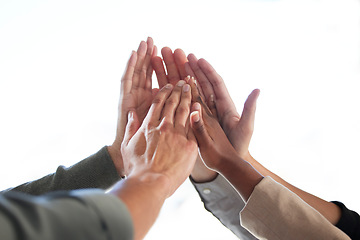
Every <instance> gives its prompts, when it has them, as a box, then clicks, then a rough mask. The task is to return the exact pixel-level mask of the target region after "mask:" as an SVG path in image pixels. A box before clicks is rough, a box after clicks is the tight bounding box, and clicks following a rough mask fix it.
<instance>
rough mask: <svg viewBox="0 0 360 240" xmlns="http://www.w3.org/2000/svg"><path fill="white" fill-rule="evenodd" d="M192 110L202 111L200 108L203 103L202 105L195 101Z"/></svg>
mask: <svg viewBox="0 0 360 240" xmlns="http://www.w3.org/2000/svg"><path fill="white" fill-rule="evenodd" d="M192 110H193V111H200V110H201V105H200V103H198V102H195V103H194V104H193V105H192Z"/></svg>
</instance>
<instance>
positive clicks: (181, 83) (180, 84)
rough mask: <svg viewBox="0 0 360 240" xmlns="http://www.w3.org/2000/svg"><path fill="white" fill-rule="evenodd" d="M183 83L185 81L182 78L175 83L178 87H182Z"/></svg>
mask: <svg viewBox="0 0 360 240" xmlns="http://www.w3.org/2000/svg"><path fill="white" fill-rule="evenodd" d="M184 84H185V81H184V80H180V81H179V82H178V83H177V84H176V85H177V86H178V87H182V86H183V85H184Z"/></svg>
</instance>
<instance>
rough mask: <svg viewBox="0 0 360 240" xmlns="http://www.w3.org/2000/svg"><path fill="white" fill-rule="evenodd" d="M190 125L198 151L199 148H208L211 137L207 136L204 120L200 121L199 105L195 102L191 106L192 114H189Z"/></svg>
mask: <svg viewBox="0 0 360 240" xmlns="http://www.w3.org/2000/svg"><path fill="white" fill-rule="evenodd" d="M190 125H191V128H192V129H193V132H194V135H195V137H196V140H197V142H198V145H199V148H200V151H201V148H203V147H206V146H209V144H210V142H211V137H210V136H209V133H208V131H207V129H206V126H205V123H204V120H203V119H202V114H201V105H200V103H198V102H195V103H194V104H193V106H192V112H191V114H190Z"/></svg>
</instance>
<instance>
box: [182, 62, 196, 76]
mask: <svg viewBox="0 0 360 240" xmlns="http://www.w3.org/2000/svg"><path fill="white" fill-rule="evenodd" d="M184 68H185V72H186V75H188V76H191V77H196V75H195V73H194V71H193V70H192V69H191V67H190V63H189V62H186V63H185V64H184Z"/></svg>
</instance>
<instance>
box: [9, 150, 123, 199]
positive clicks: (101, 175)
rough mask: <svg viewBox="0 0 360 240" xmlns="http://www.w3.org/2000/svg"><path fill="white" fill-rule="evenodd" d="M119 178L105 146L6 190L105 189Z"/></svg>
mask: <svg viewBox="0 0 360 240" xmlns="http://www.w3.org/2000/svg"><path fill="white" fill-rule="evenodd" d="M118 180H120V177H119V175H118V173H117V171H116V169H115V166H114V163H113V161H112V160H111V158H110V155H109V153H108V151H107V147H106V146H105V147H103V148H102V149H100V150H99V151H98V152H97V153H95V154H93V155H91V156H90V157H88V158H85V159H84V160H82V161H80V162H78V163H76V164H75V165H73V166H71V167H69V168H65V167H64V166H59V167H58V168H57V170H56V172H55V173H52V174H49V175H47V176H45V177H43V178H40V179H38V180H35V181H32V182H28V183H24V184H22V185H20V186H17V187H14V188H11V189H7V190H5V191H4V192H7V191H20V192H24V193H28V194H32V195H42V194H44V193H47V192H51V191H58V190H74V189H83V188H101V189H106V188H109V187H110V186H111V185H113V184H114V183H115V182H117V181H118Z"/></svg>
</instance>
